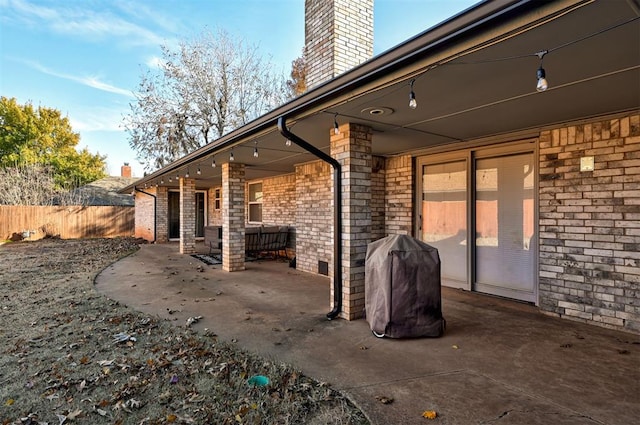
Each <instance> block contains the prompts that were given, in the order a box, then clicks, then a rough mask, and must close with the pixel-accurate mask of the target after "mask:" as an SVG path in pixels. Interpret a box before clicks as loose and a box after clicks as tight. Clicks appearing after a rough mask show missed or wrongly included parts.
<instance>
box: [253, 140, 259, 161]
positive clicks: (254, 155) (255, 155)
mask: <svg viewBox="0 0 640 425" xmlns="http://www.w3.org/2000/svg"><path fill="white" fill-rule="evenodd" d="M255 144H256V147H255V148H253V157H254V158H257V157H258V156H260V154H259V153H258V142H257V141H256V142H255Z"/></svg>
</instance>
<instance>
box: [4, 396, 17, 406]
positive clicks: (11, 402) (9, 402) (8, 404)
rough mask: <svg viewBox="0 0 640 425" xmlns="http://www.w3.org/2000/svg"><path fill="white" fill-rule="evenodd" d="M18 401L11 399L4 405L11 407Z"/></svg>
mask: <svg viewBox="0 0 640 425" xmlns="http://www.w3.org/2000/svg"><path fill="white" fill-rule="evenodd" d="M15 402H16V401H15V400H14V399H12V398H10V399H9V400H7V402H6V403H5V404H4V405H5V406H11V405H12V404H13V403H15Z"/></svg>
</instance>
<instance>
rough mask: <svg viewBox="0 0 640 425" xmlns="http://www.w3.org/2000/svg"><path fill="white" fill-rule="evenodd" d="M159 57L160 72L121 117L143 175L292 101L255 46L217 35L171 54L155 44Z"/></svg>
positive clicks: (145, 81)
mask: <svg viewBox="0 0 640 425" xmlns="http://www.w3.org/2000/svg"><path fill="white" fill-rule="evenodd" d="M162 56H163V60H162V63H161V65H160V67H159V68H158V69H157V70H152V71H148V72H146V73H145V74H143V76H142V77H141V82H140V85H139V87H138V91H137V93H136V101H135V102H134V103H131V104H130V108H131V111H130V113H129V114H128V115H127V116H126V117H125V119H124V127H125V129H126V130H127V132H128V133H129V137H130V140H129V144H130V146H131V147H132V149H133V150H135V151H136V152H137V154H138V160H139V161H140V162H142V163H143V164H144V165H145V169H146V170H149V171H152V170H154V169H156V168H160V167H163V166H165V165H166V164H168V163H170V162H171V161H174V160H176V159H178V158H180V157H181V156H183V155H186V154H187V153H190V152H192V151H193V150H195V149H197V148H199V147H200V146H204V145H205V144H207V143H209V142H211V141H213V140H215V139H217V138H219V137H221V136H222V135H224V134H226V133H228V132H229V131H231V130H233V129H235V128H238V127H240V126H242V125H244V124H246V123H248V122H249V121H251V120H253V119H255V118H257V117H258V116H260V115H262V114H264V113H266V112H268V111H270V110H271V109H274V108H275V107H276V106H279V105H281V104H282V103H284V102H286V101H287V100H289V99H290V98H291V97H292V96H291V95H290V90H289V89H288V86H287V82H286V81H285V78H284V76H281V75H278V74H277V73H275V72H274V71H273V66H272V64H271V62H270V60H268V59H264V58H262V57H261V56H260V52H259V50H258V47H256V46H251V45H247V44H246V43H245V42H243V41H242V40H239V39H235V38H233V37H231V36H230V35H229V34H228V33H226V32H225V31H222V30H220V31H218V32H217V33H216V34H215V35H214V34H212V33H211V32H208V31H207V32H204V33H202V34H201V35H200V36H198V37H196V38H194V39H193V40H191V41H188V40H187V41H182V42H180V43H179V46H178V48H177V49H176V50H171V49H170V48H169V47H167V46H162Z"/></svg>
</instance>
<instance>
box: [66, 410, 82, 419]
mask: <svg viewBox="0 0 640 425" xmlns="http://www.w3.org/2000/svg"><path fill="white" fill-rule="evenodd" d="M81 414H82V410H76V411H74V412H71V413H69V414H68V415H67V419H69V420H70V421H72V420H74V419H75V418H77V417H78V416H80V415H81Z"/></svg>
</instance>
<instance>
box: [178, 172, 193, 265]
mask: <svg viewBox="0 0 640 425" xmlns="http://www.w3.org/2000/svg"><path fill="white" fill-rule="evenodd" d="M195 252H196V181H195V180H194V179H186V178H184V177H180V254H193V253H195Z"/></svg>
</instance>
